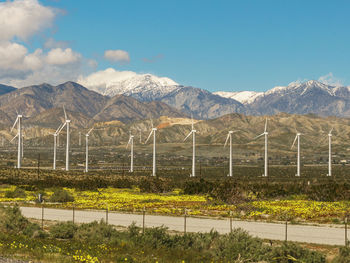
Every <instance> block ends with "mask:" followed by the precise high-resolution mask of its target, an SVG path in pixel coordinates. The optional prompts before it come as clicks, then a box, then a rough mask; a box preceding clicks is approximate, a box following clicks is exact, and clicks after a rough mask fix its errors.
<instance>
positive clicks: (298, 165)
mask: <svg viewBox="0 0 350 263" xmlns="http://www.w3.org/2000/svg"><path fill="white" fill-rule="evenodd" d="M295 132H296V135H295V139H294V141H293V144H292V147H291V148H290V149H293V147H294V144H295V142H297V148H298V153H297V173H296V175H295V176H300V135H302V134H301V133H300V132H298V131H297V130H295Z"/></svg>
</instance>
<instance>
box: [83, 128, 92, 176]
mask: <svg viewBox="0 0 350 263" xmlns="http://www.w3.org/2000/svg"><path fill="white" fill-rule="evenodd" d="M93 129H94V128H93V127H92V128H91V129H90V130H89V131H88V133H87V134H85V147H86V150H85V173H87V172H88V171H89V135H90V132H92V130H93Z"/></svg>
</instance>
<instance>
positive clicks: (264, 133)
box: [254, 119, 269, 177]
mask: <svg viewBox="0 0 350 263" xmlns="http://www.w3.org/2000/svg"><path fill="white" fill-rule="evenodd" d="M268 135H269V133H268V132H267V119H266V121H265V129H264V132H263V133H262V134H260V135H258V136H256V137H255V138H254V139H257V138H259V137H261V136H265V160H264V161H265V162H264V174H263V175H262V176H264V177H267V175H268V167H267V165H268V159H267V137H268Z"/></svg>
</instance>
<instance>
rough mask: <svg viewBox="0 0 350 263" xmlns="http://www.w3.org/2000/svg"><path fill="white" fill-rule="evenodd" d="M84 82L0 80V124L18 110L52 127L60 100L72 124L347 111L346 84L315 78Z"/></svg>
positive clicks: (137, 77)
mask: <svg viewBox="0 0 350 263" xmlns="http://www.w3.org/2000/svg"><path fill="white" fill-rule="evenodd" d="M81 82H84V81H81ZM85 83H86V85H87V88H86V87H84V86H83V85H81V84H78V83H75V82H66V83H63V84H61V85H57V86H52V85H50V84H45V83H44V84H41V85H34V86H29V87H24V88H20V89H15V88H13V87H10V86H6V85H0V117H1V119H0V125H2V126H8V125H10V124H11V122H13V120H14V119H15V117H16V115H17V113H22V114H23V115H24V116H25V117H26V120H27V121H28V123H32V124H33V125H34V122H33V121H32V120H34V119H35V120H36V121H37V122H39V125H40V123H42V124H44V123H45V125H48V126H49V127H52V128H54V127H53V126H54V125H53V121H52V120H54V119H55V118H60V119H62V118H63V112H62V107H63V106H65V107H66V109H67V110H68V111H69V112H70V113H71V115H72V118H77V119H79V120H77V121H76V122H75V123H76V125H77V126H86V125H88V124H89V123H92V122H106V121H114V120H118V121H121V122H124V123H126V122H133V121H137V120H143V119H150V118H159V117H160V116H168V117H186V116H191V115H193V117H194V118H195V119H214V118H218V117H220V116H223V115H226V114H229V113H240V114H245V115H273V114H277V113H280V112H285V113H289V114H310V113H311V114H317V115H320V116H337V117H349V116H350V88H349V87H339V86H331V85H326V84H323V83H321V82H318V81H315V80H310V81H306V82H303V83H292V84H290V85H288V86H286V87H275V88H273V89H270V90H268V91H266V92H253V91H243V92H215V93H211V92H209V91H207V90H203V89H200V88H195V87H189V86H182V85H179V84H178V83H176V82H175V81H172V80H171V79H169V78H159V77H156V76H154V75H151V74H136V73H133V74H126V75H125V76H123V78H121V79H119V80H118V81H111V82H110V83H109V84H108V85H107V84H105V85H101V84H96V85H92V84H91V83H90V84H89V83H88V81H86V80H85ZM92 83H93V82H92ZM101 93H102V94H101ZM55 116H56V117H55ZM30 119H32V120H30Z"/></svg>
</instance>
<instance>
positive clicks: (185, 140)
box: [184, 131, 192, 141]
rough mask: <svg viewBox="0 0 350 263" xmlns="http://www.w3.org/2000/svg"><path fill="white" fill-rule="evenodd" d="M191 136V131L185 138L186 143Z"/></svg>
mask: <svg viewBox="0 0 350 263" xmlns="http://www.w3.org/2000/svg"><path fill="white" fill-rule="evenodd" d="M191 134H192V131H190V133H189V134H188V135H187V136H186V137H185V139H184V141H186V140H187V138H188V137H190V135H191Z"/></svg>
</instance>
